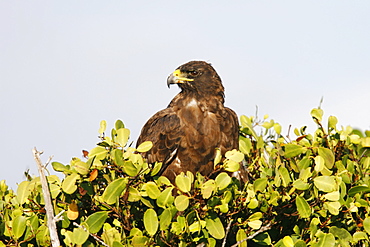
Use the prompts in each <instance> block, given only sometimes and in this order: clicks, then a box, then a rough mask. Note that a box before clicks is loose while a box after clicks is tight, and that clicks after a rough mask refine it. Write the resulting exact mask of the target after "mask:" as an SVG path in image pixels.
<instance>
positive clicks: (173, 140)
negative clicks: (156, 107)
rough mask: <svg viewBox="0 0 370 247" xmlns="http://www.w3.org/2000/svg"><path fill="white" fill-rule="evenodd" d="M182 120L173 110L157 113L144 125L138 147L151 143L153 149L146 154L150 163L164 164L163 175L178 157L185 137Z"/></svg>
mask: <svg viewBox="0 0 370 247" xmlns="http://www.w3.org/2000/svg"><path fill="white" fill-rule="evenodd" d="M180 125H181V123H180V119H179V118H178V116H177V115H176V113H175V112H174V111H173V109H172V108H166V109H163V110H161V111H159V112H157V113H156V114H155V115H154V116H152V117H151V118H150V119H149V120H148V121H147V122H146V124H145V125H144V127H143V128H142V130H141V134H140V136H139V139H138V141H137V144H136V145H137V146H139V145H140V144H141V143H143V142H145V141H151V142H152V143H153V148H152V149H151V150H149V151H148V152H146V153H145V154H144V156H145V158H147V159H148V162H149V163H154V162H162V169H161V172H160V173H162V172H163V171H164V170H165V169H166V168H167V166H168V165H169V164H170V163H171V162H172V161H173V159H174V158H175V157H176V152H177V148H178V146H179V142H180V140H181V136H183V130H182V128H181V126H180Z"/></svg>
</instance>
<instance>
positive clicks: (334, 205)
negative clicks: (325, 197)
mask: <svg viewBox="0 0 370 247" xmlns="http://www.w3.org/2000/svg"><path fill="white" fill-rule="evenodd" d="M341 206H342V205H341V204H340V202H324V208H326V209H328V210H329V212H330V213H331V214H332V215H338V214H339V209H340V208H341Z"/></svg>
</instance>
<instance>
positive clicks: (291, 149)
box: [284, 144, 306, 158]
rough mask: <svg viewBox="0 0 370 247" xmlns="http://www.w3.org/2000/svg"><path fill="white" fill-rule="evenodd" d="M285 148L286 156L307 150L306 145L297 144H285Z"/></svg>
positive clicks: (290, 156)
mask: <svg viewBox="0 0 370 247" xmlns="http://www.w3.org/2000/svg"><path fill="white" fill-rule="evenodd" d="M284 150H285V152H284V156H285V157H286V158H292V157H295V156H297V155H300V154H302V153H304V152H306V148H305V147H302V146H299V145H296V144H286V145H284Z"/></svg>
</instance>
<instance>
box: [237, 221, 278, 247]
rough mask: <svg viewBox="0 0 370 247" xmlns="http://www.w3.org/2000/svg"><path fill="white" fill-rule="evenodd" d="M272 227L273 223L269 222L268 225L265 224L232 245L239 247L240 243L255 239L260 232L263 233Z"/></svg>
mask: <svg viewBox="0 0 370 247" xmlns="http://www.w3.org/2000/svg"><path fill="white" fill-rule="evenodd" d="M270 229H271V223H269V224H267V225H266V226H263V227H261V228H260V229H259V230H258V231H256V232H255V233H253V234H252V235H250V236H248V237H246V238H245V239H243V240H240V241H238V242H237V243H236V244H234V245H232V246H231V247H237V246H238V245H239V244H241V243H243V242H245V241H247V240H249V239H253V238H254V237H255V236H257V235H258V234H260V233H262V232H265V231H267V230H270Z"/></svg>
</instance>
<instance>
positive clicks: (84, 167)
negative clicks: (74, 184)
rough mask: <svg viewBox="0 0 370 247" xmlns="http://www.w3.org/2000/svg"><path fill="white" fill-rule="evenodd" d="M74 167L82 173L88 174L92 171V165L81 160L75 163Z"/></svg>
mask: <svg viewBox="0 0 370 247" xmlns="http://www.w3.org/2000/svg"><path fill="white" fill-rule="evenodd" d="M73 168H74V169H75V170H76V171H77V172H78V173H79V174H81V175H87V174H89V172H90V169H89V168H90V165H89V164H88V163H86V162H83V161H81V160H79V161H77V162H75V163H73Z"/></svg>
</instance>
